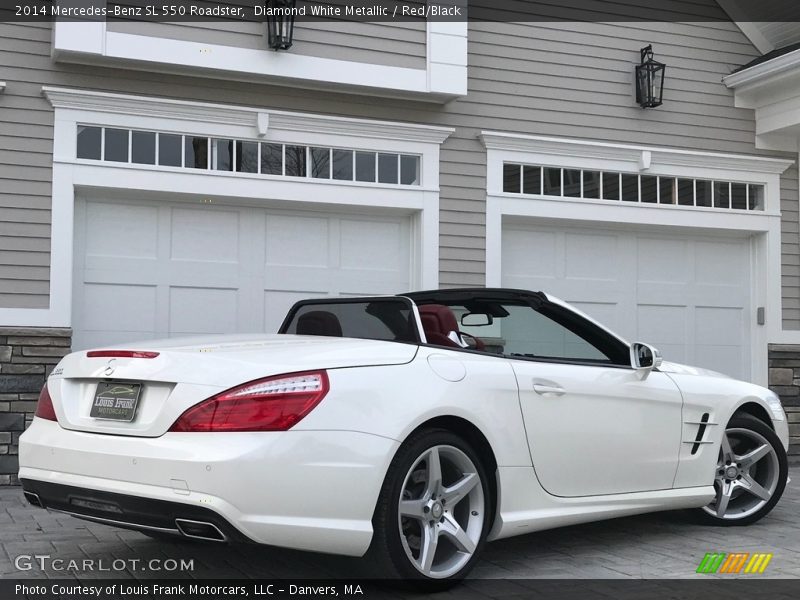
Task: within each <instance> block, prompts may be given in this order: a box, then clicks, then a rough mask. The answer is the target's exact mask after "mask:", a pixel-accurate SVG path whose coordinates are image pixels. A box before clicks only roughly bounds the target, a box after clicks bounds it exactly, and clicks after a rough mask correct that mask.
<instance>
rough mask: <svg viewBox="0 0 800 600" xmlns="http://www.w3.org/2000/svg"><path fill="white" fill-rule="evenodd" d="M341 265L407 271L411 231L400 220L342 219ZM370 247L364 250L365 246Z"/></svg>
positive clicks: (342, 266)
mask: <svg viewBox="0 0 800 600" xmlns="http://www.w3.org/2000/svg"><path fill="white" fill-rule="evenodd" d="M340 236H341V237H340V244H339V256H340V266H341V268H342V269H346V270H354V269H356V270H366V271H384V272H390V273H398V272H403V271H408V262H407V261H408V253H407V252H406V249H407V247H408V246H407V244H405V243H404V240H405V239H407V237H408V232H407V231H406V230H405V228H404V227H402V225H401V224H400V223H397V222H388V223H387V222H380V221H356V220H349V219H348V220H342V221H341V223H340ZM365 246H366V247H368V248H369V249H370V251H369V252H364V247H365Z"/></svg>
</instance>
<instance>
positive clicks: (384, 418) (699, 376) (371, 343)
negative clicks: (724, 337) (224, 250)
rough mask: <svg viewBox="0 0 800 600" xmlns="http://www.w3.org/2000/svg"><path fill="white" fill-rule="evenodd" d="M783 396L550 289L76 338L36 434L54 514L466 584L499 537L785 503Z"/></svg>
mask: <svg viewBox="0 0 800 600" xmlns="http://www.w3.org/2000/svg"><path fill="white" fill-rule="evenodd" d="M787 445H788V426H787V421H786V415H785V414H784V411H783V409H782V407H781V404H780V401H779V399H778V397H777V396H776V395H775V394H773V393H772V392H771V391H769V390H767V389H764V388H762V387H759V386H757V385H753V384H750V383H745V382H742V381H736V380H734V379H731V378H729V377H726V376H724V375H720V374H718V373H714V372H711V371H706V370H703V369H699V368H692V367H687V366H683V365H679V364H674V363H669V362H666V361H662V359H661V356H660V354H659V353H658V351H657V350H656V349H655V348H653V347H652V346H649V345H647V344H642V343H634V344H631V343H628V342H627V341H625V340H624V339H622V338H621V337H619V336H618V335H615V334H614V333H613V332H611V331H609V330H608V329H606V328H605V327H603V326H602V325H600V324H599V323H597V322H596V321H594V320H593V319H591V318H590V317H588V316H587V315H585V314H583V313H581V312H580V311H578V310H576V309H575V308H572V307H571V306H569V305H568V304H566V303H564V302H562V301H560V300H558V299H556V298H554V297H552V296H549V295H547V294H544V293H540V292H527V291H521V290H508V289H455V290H440V291H430V292H413V293H408V294H403V295H398V296H383V297H365V298H335V299H313V300H304V301H300V302H298V303H297V304H295V305H294V306H293V307H292V308H291V310H290V311H289V313H288V315H287V316H286V318H285V320H284V322H283V325H282V326H281V329H280V332H279V333H278V334H275V335H249V336H240V335H238V336H219V337H204V338H190V339H170V340H164V341H158V342H145V343H140V344H135V345H126V346H122V347H113V348H100V349H96V350H90V351H80V352H74V353H72V354H70V355H68V356H66V357H65V358H64V359H63V360H62V361H61V362H60V363H59V364H58V366H57V367H56V368H55V369H54V370H53V372H52V374H51V375H50V377H49V378H48V380H47V383H46V385H45V386H44V389H43V390H42V392H41V396H40V398H39V404H38V408H37V412H36V417H35V418H34V420H33V423H32V424H31V426H30V428H29V429H28V430H27V431H26V432H25V433H24V434H23V435H22V437H21V439H20V472H19V477H20V481H21V482H22V486H23V489H24V493H25V495H26V497H27V498H28V500H29V501H30V502H31V503H32V504H35V505H37V506H40V507H43V508H46V509H50V510H57V511H62V512H66V513H69V514H72V515H75V516H76V517H80V518H84V519H90V520H94V521H98V522H102V523H108V524H112V525H117V526H120V527H128V528H133V529H137V530H140V531H142V532H144V533H147V534H149V535H151V536H156V537H158V536H174V537H176V538H178V537H181V536H182V537H184V538H193V539H202V540H215V541H222V542H225V541H249V542H256V543H260V544H270V545H276V546H284V547H289V548H296V549H304V550H313V551H321V552H329V553H336V554H344V555H352V556H362V555H365V554H367V555H369V556H370V557H371V558H372V559H373V560H372V561H371V563H370V564H376V565H379V568H380V570H379V574H381V575H383V576H388V577H400V578H413V579H421V580H423V581H424V580H439V581H446V580H452V581H455V580H457V579H459V578H461V577H463V576H464V575H465V574H466V573H467V572H468V571H469V569H470V568H471V567H472V566H473V565H474V564H475V561H476V560H477V559H478V556H479V554H480V552H481V549H482V547H483V545H484V544H485V542H486V541H487V540H495V539H499V538H503V537H507V536H512V535H518V534H522V533H527V532H531V531H536V530H541V529H547V528H553V527H559V526H563V525H569V524H574V523H580V522H586V521H594V520H599V519H608V518H612V517H620V516H624V515H631V514H636V513H643V512H649V511H661V510H671V509H688V508H695V509H697V511H696V512H697V515H698V517H700V518H704V519H706V520H708V521H709V522H710V523H712V524H718V525H745V524H749V523H753V522H754V521H756V520H758V519H760V518H761V517H763V516H764V515H766V514H767V513H768V512H769V511H770V510H772V508H773V507H774V506H775V504H776V502H778V500H779V498H780V496H781V494H782V493H783V489H784V486H785V484H786V479H787V460H786V448H787Z"/></svg>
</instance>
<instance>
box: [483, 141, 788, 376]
mask: <svg viewBox="0 0 800 600" xmlns="http://www.w3.org/2000/svg"><path fill="white" fill-rule="evenodd" d="M480 138H481V140H482V141H483V143H484V145H485V146H486V148H487V167H486V168H487V178H486V185H487V190H486V192H487V195H486V285H487V286H492V287H494V286H499V285H501V283H502V237H503V236H502V232H503V225H504V223H505V222H508V221H509V220H515V219H522V220H524V221H526V222H530V223H537V222H538V223H541V222H549V223H550V224H561V223H563V224H565V225H576V224H600V223H602V224H605V225H606V226H622V227H624V226H635V227H638V228H651V229H654V230H657V231H661V232H662V233H663V232H669V231H670V230H673V231H684V232H710V233H711V234H713V233H714V232H719V233H726V232H727V233H733V232H737V233H741V234H743V235H750V236H751V237H752V240H753V241H752V245H751V249H752V250H751V251H752V257H753V260H752V262H753V265H754V273H753V277H752V281H753V290H752V299H751V300H752V306H753V307H759V306H763V307H765V309H766V310H765V314H766V324H765V326H759V325H756V323H755V318H753V320H752V323H753V324H752V330H751V341H752V352H753V355H752V361H753V371H752V372H753V377H754V380H755V381H757V382H758V383H761V384H764V385H766V383H767V346H768V343H775V341H777V340H779V339H784V335H783V331H782V310H781V243H780V239H781V217H780V174H781V173H782V172H783V171H784V170H785V169H786V168H788V167H789V166H790V165H791V164H793V161H789V160H784V159H774V158H764V157H759V156H744V155H733V154H731V155H729V154H722V153H714V152H696V151H687V150H677V149H672V148H659V147H646V146H632V145H626V144H613V143H607V142H602V141H595V140H576V139H567V138H553V137H540V136H526V135H519V134H510V133H502V132H489V131H484V132H482V133H481V134H480ZM504 162H519V163H522V164H526V163H527V164H534V165H545V166H547V165H551V166H558V167H574V168H584V169H598V170H602V169H606V170H609V171H622V172H625V171H629V172H633V173H639V172H641V173H647V174H654V175H665V176H673V177H703V178H714V177H716V178H719V179H725V180H727V179H730V180H739V181H749V182H753V183H762V184H763V185H764V186H765V197H766V210H765V211H764V212H761V211H748V212H743V211H723V210H716V209H715V210H702V209H697V208H694V207H685V208H684V207H679V206H672V205H644V204H639V203H622V202H616V201H606V200H590V199H576V198H555V197H548V196H539V195H532V194H524V195H523V194H509V193H504V192H503V163H504ZM644 166H648V168H647V169H644V168H643V167H644ZM545 291H546V290H545Z"/></svg>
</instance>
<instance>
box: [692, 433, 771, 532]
mask: <svg viewBox="0 0 800 600" xmlns="http://www.w3.org/2000/svg"><path fill="white" fill-rule="evenodd" d="M779 480H780V467H779V462H778V455H777V454H776V452H775V449H774V448H773V447H772V444H770V443H769V441H767V439H766V438H765V437H764V436H762V435H761V434H760V433H757V432H755V431H752V430H750V429H744V428H739V427H735V428H729V429H727V430H725V433H724V434H723V436H722V445H721V447H720V453H719V459H718V461H717V468H716V471H715V473H714V489H716V491H717V496H716V498H715V499H714V501H713V502H712V503H711V504H709V505H708V506H705V507H703V510H704V511H706V512H707V513H708V514H710V515H711V516H713V517H716V518H718V519H726V520H736V519H743V518H745V517H748V516H750V515H752V514H753V513H755V512H758V511H759V510H760V509H761V508H762V507H764V505H765V504H767V503H768V502H769V501H770V498H772V495H773V494H774V493H775V490H776V488H777V487H778V482H779Z"/></svg>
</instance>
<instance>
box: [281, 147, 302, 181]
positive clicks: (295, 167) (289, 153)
mask: <svg viewBox="0 0 800 600" xmlns="http://www.w3.org/2000/svg"><path fill="white" fill-rule="evenodd" d="M286 175H287V176H289V177H305V176H306V146H286Z"/></svg>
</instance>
